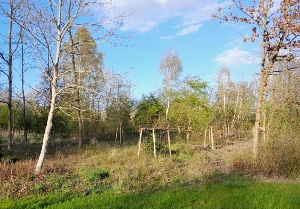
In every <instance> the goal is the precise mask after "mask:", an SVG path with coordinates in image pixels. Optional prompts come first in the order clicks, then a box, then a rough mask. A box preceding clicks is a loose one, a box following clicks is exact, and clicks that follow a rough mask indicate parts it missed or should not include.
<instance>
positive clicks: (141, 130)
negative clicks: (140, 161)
mask: <svg viewBox="0 0 300 209" xmlns="http://www.w3.org/2000/svg"><path fill="white" fill-rule="evenodd" d="M142 136H143V129H142V128H141V129H140V139H139V149H138V157H140V152H141V144H142Z"/></svg>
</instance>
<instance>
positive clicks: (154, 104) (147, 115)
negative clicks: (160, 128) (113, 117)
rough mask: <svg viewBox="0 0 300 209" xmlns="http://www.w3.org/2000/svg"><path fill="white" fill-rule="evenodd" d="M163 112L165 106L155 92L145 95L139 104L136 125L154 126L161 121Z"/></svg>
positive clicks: (135, 118) (135, 117)
mask: <svg viewBox="0 0 300 209" xmlns="http://www.w3.org/2000/svg"><path fill="white" fill-rule="evenodd" d="M163 114H164V108H163V106H162V104H161V103H160V101H159V99H158V98H157V97H155V96H154V95H153V94H150V95H149V96H145V95H143V97H142V99H141V101H140V102H139V103H138V105H137V109H136V113H135V116H134V121H135V124H136V126H150V127H154V126H155V125H157V124H159V123H160V119H161V117H163Z"/></svg>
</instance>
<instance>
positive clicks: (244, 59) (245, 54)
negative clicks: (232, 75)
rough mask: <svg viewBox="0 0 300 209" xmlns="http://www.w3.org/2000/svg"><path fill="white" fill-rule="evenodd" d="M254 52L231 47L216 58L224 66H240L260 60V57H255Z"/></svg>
mask: <svg viewBox="0 0 300 209" xmlns="http://www.w3.org/2000/svg"><path fill="white" fill-rule="evenodd" d="M253 54H255V53H252V52H249V51H244V50H241V49H240V48H239V47H235V48H233V49H229V50H227V51H225V52H223V53H221V54H220V55H218V56H217V58H215V59H214V61H215V62H217V63H218V64H219V65H222V66H227V67H230V66H240V65H249V64H255V63H258V62H259V58H258V57H254V56H253Z"/></svg>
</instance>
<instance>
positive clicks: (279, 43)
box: [212, 0, 300, 158]
mask: <svg viewBox="0 0 300 209" xmlns="http://www.w3.org/2000/svg"><path fill="white" fill-rule="evenodd" d="M244 2H246V1H242V0H232V5H231V6H230V8H229V9H236V10H234V13H230V14H227V13H226V11H224V10H223V9H222V8H218V12H217V13H216V14H213V15H212V17H213V18H215V19H221V20H223V21H225V22H226V21H233V22H237V23H244V24H249V25H250V26H252V29H251V32H252V35H251V36H250V37H247V36H245V37H244V38H243V39H244V42H246V41H252V42H255V41H257V40H258V39H259V40H260V41H261V44H260V45H261V59H260V60H261V62H260V84H259V90H258V98H257V108H256V117H255V125H254V133H253V156H254V157H255V158H256V156H257V151H258V138H259V132H260V123H261V115H262V110H263V101H264V92H265V89H266V86H267V84H268V78H269V74H270V72H272V70H273V68H274V65H275V62H277V61H278V60H280V59H282V57H286V58H288V59H291V58H293V57H294V56H296V55H297V54H298V52H299V51H298V50H299V48H300V38H299V33H300V13H299V11H300V2H299V1H298V0H281V1H280V4H279V5H277V4H275V2H276V1H275V0H253V1H251V3H249V4H248V5H247V4H246V3H244ZM247 3H248V2H247Z"/></svg>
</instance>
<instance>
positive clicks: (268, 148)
mask: <svg viewBox="0 0 300 209" xmlns="http://www.w3.org/2000/svg"><path fill="white" fill-rule="evenodd" d="M299 150H300V140H299V139H297V138H283V137H280V138H277V139H276V140H275V139H272V140H271V139H270V140H268V141H266V142H261V144H260V146H259V151H258V157H257V159H256V160H253V159H252V157H251V155H245V154H243V155H240V156H236V157H235V159H234V160H233V163H232V168H233V170H235V171H242V172H246V173H251V174H254V175H257V174H260V175H264V176H268V177H285V178H297V177H300V152H299Z"/></svg>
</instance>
